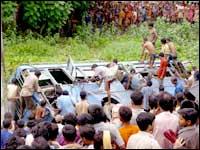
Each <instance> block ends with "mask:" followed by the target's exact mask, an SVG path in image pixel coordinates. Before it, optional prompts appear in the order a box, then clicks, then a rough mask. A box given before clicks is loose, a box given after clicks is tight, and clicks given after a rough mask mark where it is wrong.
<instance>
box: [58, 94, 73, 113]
mask: <svg viewBox="0 0 200 150" xmlns="http://www.w3.org/2000/svg"><path fill="white" fill-rule="evenodd" d="M57 107H58V108H59V109H60V110H61V113H60V114H61V115H62V116H64V115H65V114H66V113H69V112H70V113H74V114H75V102H74V100H73V99H72V97H70V95H69V93H68V91H63V92H61V95H60V96H59V97H58V98H57Z"/></svg>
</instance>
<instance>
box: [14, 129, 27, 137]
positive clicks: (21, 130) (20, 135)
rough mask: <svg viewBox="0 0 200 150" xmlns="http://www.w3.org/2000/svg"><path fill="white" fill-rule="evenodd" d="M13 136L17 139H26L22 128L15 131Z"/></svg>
mask: <svg viewBox="0 0 200 150" xmlns="http://www.w3.org/2000/svg"><path fill="white" fill-rule="evenodd" d="M13 134H14V135H15V136H19V137H24V138H25V137H26V131H25V130H24V129H23V128H18V129H16V130H15V131H14V133H13Z"/></svg>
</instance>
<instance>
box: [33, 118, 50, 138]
mask: <svg viewBox="0 0 200 150" xmlns="http://www.w3.org/2000/svg"><path fill="white" fill-rule="evenodd" d="M31 133H32V134H33V137H34V138H37V137H39V136H43V137H44V138H45V139H48V138H49V133H48V128H47V126H46V125H44V123H43V122H41V123H39V124H37V125H36V126H34V127H33V128H32V130H31Z"/></svg>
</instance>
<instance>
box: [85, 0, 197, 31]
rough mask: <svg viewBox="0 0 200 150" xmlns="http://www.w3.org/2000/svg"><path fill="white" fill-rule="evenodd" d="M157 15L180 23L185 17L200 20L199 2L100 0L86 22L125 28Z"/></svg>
mask: <svg viewBox="0 0 200 150" xmlns="http://www.w3.org/2000/svg"><path fill="white" fill-rule="evenodd" d="M157 17H161V18H164V19H165V20H166V21H168V22H172V23H180V22H182V21H183V20H184V19H185V20H187V21H188V22H190V23H194V22H197V21H198V20H199V3H198V2H189V3H187V2H186V1H181V2H180V1H98V2H96V3H95V5H94V6H93V7H91V8H90V9H89V11H88V14H87V15H86V17H85V21H86V23H92V24H93V25H95V26H96V27H98V28H101V27H102V26H103V25H104V24H110V23H114V24H115V26H117V27H119V28H121V29H123V30H125V29H126V28H127V27H128V26H130V25H132V24H136V25H139V24H141V23H142V22H144V21H155V20H156V18H157Z"/></svg>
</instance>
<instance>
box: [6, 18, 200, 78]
mask: <svg viewBox="0 0 200 150" xmlns="http://www.w3.org/2000/svg"><path fill="white" fill-rule="evenodd" d="M155 28H156V29H157V31H158V34H159V39H158V41H157V42H156V48H157V53H158V52H159V51H160V39H161V38H163V37H172V39H173V42H174V43H175V45H176V47H177V52H178V56H179V60H190V61H192V62H193V64H194V65H196V66H197V67H198V66H199V62H198V57H199V53H198V51H199V36H198V33H199V24H198V23H195V24H194V25H190V24H188V23H187V22H183V23H182V24H168V23H165V22H164V21H163V20H162V19H158V20H157V22H155ZM102 31H103V32H102V33H100V32H99V30H98V29H96V32H95V33H93V31H92V27H91V26H86V25H83V26H77V34H76V35H75V36H74V37H70V38H61V37H59V35H58V34H55V35H54V36H46V37H41V36H38V35H37V34H36V35H35V34H34V33H32V32H29V33H28V35H26V36H21V35H20V36H16V35H15V36H13V37H7V36H5V37H4V44H5V46H4V48H5V65H6V78H7V79H8V78H9V76H10V75H11V73H12V72H13V71H14V70H15V69H16V68H17V66H19V65H21V64H22V63H36V62H38V63H41V62H48V63H59V62H66V59H67V55H71V57H72V58H73V59H74V60H77V61H83V60H105V61H111V60H112V59H113V58H117V59H118V60H119V61H128V60H130V61H132V60H139V59H140V55H141V43H142V38H143V37H144V36H146V35H148V27H147V24H146V23H144V24H142V25H141V26H140V27H139V28H138V27H135V26H132V27H130V28H129V29H128V31H127V32H126V33H124V34H121V33H120V32H118V30H116V28H114V27H113V26H111V27H107V26H104V27H103V29H102ZM184 33H186V34H184Z"/></svg>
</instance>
